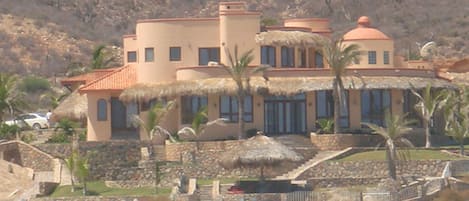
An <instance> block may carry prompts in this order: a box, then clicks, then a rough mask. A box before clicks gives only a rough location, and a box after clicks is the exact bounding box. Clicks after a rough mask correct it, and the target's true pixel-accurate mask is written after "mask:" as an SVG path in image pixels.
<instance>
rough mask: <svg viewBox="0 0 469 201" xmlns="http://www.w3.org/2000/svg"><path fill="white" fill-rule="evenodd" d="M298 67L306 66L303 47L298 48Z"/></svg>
mask: <svg viewBox="0 0 469 201" xmlns="http://www.w3.org/2000/svg"><path fill="white" fill-rule="evenodd" d="M298 67H300V68H305V67H306V49H304V48H300V49H298Z"/></svg>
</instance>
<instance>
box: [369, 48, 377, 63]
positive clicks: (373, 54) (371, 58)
mask: <svg viewBox="0 0 469 201" xmlns="http://www.w3.org/2000/svg"><path fill="white" fill-rule="evenodd" d="M368 64H376V51H368Z"/></svg>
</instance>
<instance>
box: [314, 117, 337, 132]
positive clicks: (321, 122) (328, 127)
mask: <svg viewBox="0 0 469 201" xmlns="http://www.w3.org/2000/svg"><path fill="white" fill-rule="evenodd" d="M316 123H317V124H318V126H319V130H318V133H320V134H330V133H333V132H334V120H333V119H318V120H317V121H316Z"/></svg>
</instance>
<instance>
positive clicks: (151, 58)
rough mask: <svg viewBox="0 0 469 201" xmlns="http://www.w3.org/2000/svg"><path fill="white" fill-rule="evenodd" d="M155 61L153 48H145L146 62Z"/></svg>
mask: <svg viewBox="0 0 469 201" xmlns="http://www.w3.org/2000/svg"><path fill="white" fill-rule="evenodd" d="M153 61H155V49H153V48H152V47H148V48H145V62H153Z"/></svg>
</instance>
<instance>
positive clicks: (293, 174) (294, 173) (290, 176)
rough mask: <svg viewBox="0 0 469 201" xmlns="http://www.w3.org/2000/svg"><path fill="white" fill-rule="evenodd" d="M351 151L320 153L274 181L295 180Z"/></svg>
mask: <svg viewBox="0 0 469 201" xmlns="http://www.w3.org/2000/svg"><path fill="white" fill-rule="evenodd" d="M351 149H352V148H347V149H344V150H340V151H319V152H318V153H317V154H316V155H315V156H314V157H313V158H312V159H310V160H308V161H306V162H305V163H303V164H302V165H301V166H299V167H297V168H296V169H294V170H291V171H290V172H287V173H285V174H283V175H280V176H277V177H275V178H274V180H294V179H296V178H297V177H298V176H300V175H301V173H303V172H304V171H306V170H308V169H309V168H312V167H314V166H316V165H317V164H319V163H322V162H324V161H326V160H329V159H332V158H334V157H336V156H339V155H341V154H343V153H345V152H348V151H349V150H351Z"/></svg>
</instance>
